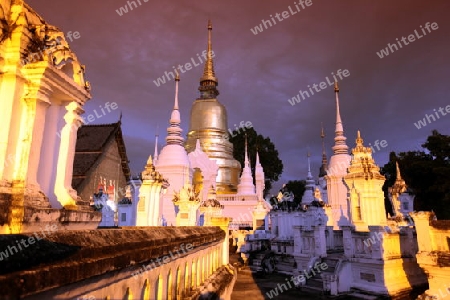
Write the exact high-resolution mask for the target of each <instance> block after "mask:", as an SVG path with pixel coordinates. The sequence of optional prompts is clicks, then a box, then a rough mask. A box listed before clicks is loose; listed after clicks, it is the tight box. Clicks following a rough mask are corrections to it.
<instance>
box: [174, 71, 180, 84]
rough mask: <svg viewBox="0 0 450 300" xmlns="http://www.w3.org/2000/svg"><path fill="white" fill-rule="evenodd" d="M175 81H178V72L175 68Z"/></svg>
mask: <svg viewBox="0 0 450 300" xmlns="http://www.w3.org/2000/svg"><path fill="white" fill-rule="evenodd" d="M175 81H180V74H179V73H178V70H177V69H175Z"/></svg>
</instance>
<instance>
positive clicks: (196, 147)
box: [195, 139, 202, 150]
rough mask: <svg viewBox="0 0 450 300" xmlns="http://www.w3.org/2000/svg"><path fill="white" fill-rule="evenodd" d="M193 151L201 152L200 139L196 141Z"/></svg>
mask: <svg viewBox="0 0 450 300" xmlns="http://www.w3.org/2000/svg"><path fill="white" fill-rule="evenodd" d="M195 149H198V150H202V146H201V145H200V139H197V141H196V142H195Z"/></svg>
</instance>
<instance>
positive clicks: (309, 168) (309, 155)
mask: <svg viewBox="0 0 450 300" xmlns="http://www.w3.org/2000/svg"><path fill="white" fill-rule="evenodd" d="M306 156H307V157H308V178H312V175H311V159H310V157H311V154H310V153H309V150H308V154H307V155H306Z"/></svg>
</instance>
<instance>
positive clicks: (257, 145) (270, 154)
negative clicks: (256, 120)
mask: <svg viewBox="0 0 450 300" xmlns="http://www.w3.org/2000/svg"><path fill="white" fill-rule="evenodd" d="M245 136H247V146H248V152H249V153H248V155H249V160H250V167H251V169H252V175H253V180H255V163H256V150H258V153H259V161H260V163H261V166H262V167H263V170H264V176H265V185H266V186H265V189H264V197H265V196H266V195H267V194H268V193H269V191H270V189H271V188H272V183H273V182H275V181H277V180H278V178H279V177H280V175H281V173H282V172H283V162H282V161H281V160H280V158H279V157H278V150H277V149H276V148H275V145H274V144H273V143H272V141H271V140H270V138H268V137H263V136H262V135H260V134H258V133H257V132H256V131H255V129H253V128H247V127H246V128H244V130H241V129H240V130H235V131H233V133H232V134H231V135H230V137H229V139H230V142H231V143H232V144H233V156H234V158H235V159H237V160H238V161H239V162H240V163H241V166H244V158H245V156H244V152H245V150H244V149H245Z"/></svg>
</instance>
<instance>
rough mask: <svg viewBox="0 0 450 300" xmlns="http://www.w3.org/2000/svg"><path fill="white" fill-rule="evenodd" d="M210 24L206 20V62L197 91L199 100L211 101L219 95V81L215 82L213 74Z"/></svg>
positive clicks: (209, 21) (215, 78)
mask: <svg viewBox="0 0 450 300" xmlns="http://www.w3.org/2000/svg"><path fill="white" fill-rule="evenodd" d="M211 36H212V22H211V20H208V46H207V50H206V61H205V67H204V70H203V76H202V77H201V78H200V86H199V88H198V90H199V91H200V98H201V99H213V98H216V97H217V96H218V95H219V91H218V90H217V86H218V85H219V81H218V80H217V77H216V74H215V72H214V61H213V50H212V42H211Z"/></svg>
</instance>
